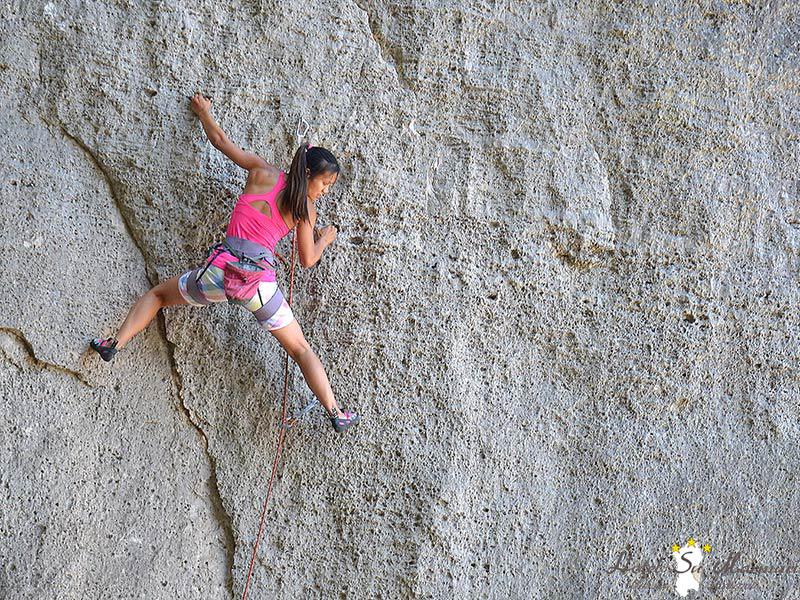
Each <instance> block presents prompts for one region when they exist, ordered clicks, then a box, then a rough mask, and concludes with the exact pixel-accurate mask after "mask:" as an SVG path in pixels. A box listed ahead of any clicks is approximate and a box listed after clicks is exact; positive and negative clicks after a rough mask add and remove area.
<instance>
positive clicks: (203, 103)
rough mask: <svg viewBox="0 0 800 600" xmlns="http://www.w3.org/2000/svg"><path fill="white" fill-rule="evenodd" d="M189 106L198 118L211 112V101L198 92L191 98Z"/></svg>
mask: <svg viewBox="0 0 800 600" xmlns="http://www.w3.org/2000/svg"><path fill="white" fill-rule="evenodd" d="M191 106H192V111H193V112H194V114H196V115H197V116H198V117H201V116H203V115H204V114H207V113H209V112H210V111H211V100H209V99H208V98H206V97H205V96H203V94H201V93H200V92H198V93H196V94H195V95H194V96H192V102H191Z"/></svg>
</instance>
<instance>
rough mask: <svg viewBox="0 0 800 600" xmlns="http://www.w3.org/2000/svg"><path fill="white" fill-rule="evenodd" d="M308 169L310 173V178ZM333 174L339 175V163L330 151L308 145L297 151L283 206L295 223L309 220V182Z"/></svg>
mask: <svg viewBox="0 0 800 600" xmlns="http://www.w3.org/2000/svg"><path fill="white" fill-rule="evenodd" d="M306 169H308V170H309V171H310V174H309V176H308V177H306ZM333 173H337V174H338V173H339V163H338V162H337V160H336V157H335V156H334V155H333V154H332V153H331V152H330V151H329V150H326V149H325V148H322V147H320V146H312V147H311V148H309V147H308V144H302V145H301V146H300V147H299V148H298V149H297V152H295V153H294V158H293V159H292V166H291V168H290V169H289V175H288V177H287V181H286V187H285V188H284V189H283V205H284V206H288V207H289V208H290V209H291V211H292V217H293V218H294V220H295V221H300V220H302V219H305V220H308V180H309V179H311V178H312V177H316V176H317V175H323V174H324V175H329V174H333Z"/></svg>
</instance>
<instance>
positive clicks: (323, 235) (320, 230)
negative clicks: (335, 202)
mask: <svg viewBox="0 0 800 600" xmlns="http://www.w3.org/2000/svg"><path fill="white" fill-rule="evenodd" d="M337 233H338V232H337V231H336V227H334V226H333V225H328V226H327V227H315V228H314V237H315V238H316V239H315V240H314V241H315V242H316V241H319V240H322V241H323V243H324V244H325V245H326V246H330V245H331V244H332V243H333V241H334V240H335V239H336V234H337Z"/></svg>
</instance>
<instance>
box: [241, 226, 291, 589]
mask: <svg viewBox="0 0 800 600" xmlns="http://www.w3.org/2000/svg"><path fill="white" fill-rule="evenodd" d="M294 259H295V230H292V267H291V270H290V275H289V306H291V305H292V292H293V290H294ZM288 395H289V354H288V353H287V354H286V356H285V362H284V369H283V402H282V403H281V421H280V422H281V425H280V426H279V427H278V447H277V449H276V450H275V460H273V461H272V474H271V475H270V476H269V485H268V486H267V497H266V498H265V499H264V508H262V509H261V523H259V525H258V535H256V542H255V544H253V557H252V558H251V559H250V569H249V570H248V571H247V580H246V581H245V584H244V594H243V595H242V600H247V590H248V589H249V587H250V578H251V577H252V575H253V565H255V562H256V554H257V553H258V547H259V545H261V535H262V533H263V532H264V518H265V517H266V516H267V505H268V504H269V497H270V495H272V483H273V482H274V481H275V473H277V472H278V460H280V457H281V450H282V449H283V440H284V437H285V434H286V428H285V427H283V423H285V422H286V398H287V397H288Z"/></svg>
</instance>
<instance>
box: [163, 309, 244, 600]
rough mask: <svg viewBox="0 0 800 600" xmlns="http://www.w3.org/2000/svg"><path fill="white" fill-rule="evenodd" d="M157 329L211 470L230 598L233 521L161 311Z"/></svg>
mask: <svg viewBox="0 0 800 600" xmlns="http://www.w3.org/2000/svg"><path fill="white" fill-rule="evenodd" d="M158 330H159V333H160V334H161V337H162V338H163V340H164V342H165V344H166V345H167V356H168V357H169V365H170V369H171V371H172V379H173V381H174V382H175V387H176V390H177V395H178V405H179V406H180V408H181V412H182V413H183V415H184V416H185V417H186V420H187V421H188V422H189V424H190V425H191V426H192V427H193V428H194V429H195V431H196V432H197V434H198V435H199V436H200V438H201V439H202V440H203V450H204V451H205V454H206V458H207V459H208V463H209V467H210V470H211V475H210V477H209V481H208V483H209V488H210V489H211V504H212V506H213V507H214V516H215V517H216V518H217V521H218V522H219V524H220V527H222V530H223V532H224V533H225V540H224V543H225V550H226V551H227V554H228V564H227V568H228V577H227V581H226V583H227V586H228V592H229V593H230V595H231V598H233V597H234V592H233V562H234V557H235V556H236V536H235V535H234V533H233V521H232V520H231V517H230V515H229V514H228V511H227V510H226V508H225V503H224V502H223V500H222V494H221V493H220V491H219V481H218V480H217V460H216V458H215V457H214V455H213V453H212V452H211V449H210V447H209V443H208V436H207V435H206V432H205V431H204V430H203V428H202V427H201V426H200V423H199V422H198V420H197V418H196V417H195V416H194V415H193V413H192V411H191V409H190V408H189V407H188V406H186V402H185V400H184V395H183V378H182V377H181V373H180V370H179V369H178V363H177V361H176V360H175V344H173V343H172V342H171V341H170V340H169V338H167V324H166V320H165V319H164V315H163V313H159V315H158Z"/></svg>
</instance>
